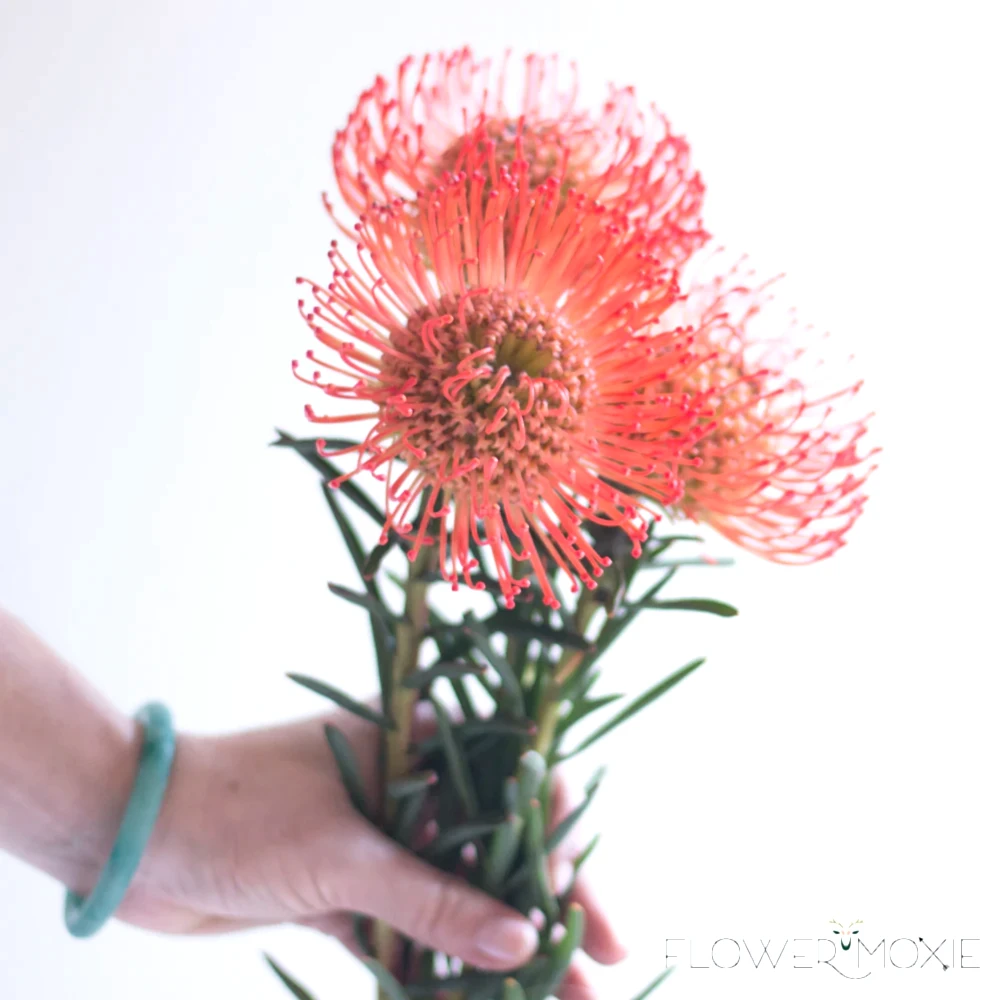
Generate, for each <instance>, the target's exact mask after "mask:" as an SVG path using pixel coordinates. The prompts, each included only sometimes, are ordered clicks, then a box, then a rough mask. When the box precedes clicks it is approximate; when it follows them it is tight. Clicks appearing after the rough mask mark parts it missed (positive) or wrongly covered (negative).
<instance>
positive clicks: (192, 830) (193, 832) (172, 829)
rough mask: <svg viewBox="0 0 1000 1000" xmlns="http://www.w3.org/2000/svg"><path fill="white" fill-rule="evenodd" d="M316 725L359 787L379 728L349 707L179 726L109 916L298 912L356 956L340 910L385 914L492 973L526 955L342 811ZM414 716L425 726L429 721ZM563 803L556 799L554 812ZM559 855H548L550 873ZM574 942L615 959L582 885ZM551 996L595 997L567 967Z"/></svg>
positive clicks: (523, 937) (521, 944) (520, 923)
mask: <svg viewBox="0 0 1000 1000" xmlns="http://www.w3.org/2000/svg"><path fill="white" fill-rule="evenodd" d="M324 721H329V722H332V723H333V724H334V725H335V726H337V728H338V729H340V730H341V732H343V733H344V735H345V736H346V737H347V738H348V740H349V741H350V743H351V745H352V748H353V750H354V752H355V755H356V756H357V758H358V761H359V764H360V766H361V768H362V773H363V778H364V780H365V783H366V786H367V788H368V789H369V791H370V792H373V791H374V789H375V785H376V760H377V748H378V733H377V730H376V729H375V727H374V726H372V725H371V724H369V723H367V722H364V721H362V720H360V719H358V718H357V717H356V716H354V715H351V714H349V713H346V712H343V713H337V714H336V715H334V716H333V717H327V718H326V719H320V718H313V719H308V720H304V721H301V722H296V723H292V724H289V725H284V726H278V727H274V728H270V729H264V730H259V731H254V732H247V733H240V734H237V735H233V736H222V737H201V736H181V737H180V738H179V741H178V749H177V756H176V760H175V764H174V773H173V776H172V779H171V784H170V787H169V790H168V793H167V798H166V801H165V803H164V808H163V813H162V815H161V818H160V821H159V822H158V824H157V828H156V831H155V832H154V836H153V839H152V841H151V843H150V845H149V848H148V850H147V853H146V856H145V858H144V860H143V864H142V865H141V866H140V870H139V872H138V874H137V877H136V879H135V881H134V883H133V886H132V888H131V889H130V891H129V893H128V895H127V896H126V899H125V901H124V903H123V905H122V907H121V909H120V910H119V913H118V916H119V918H120V919H123V920H126V921H129V922H131V923H133V924H137V925H139V926H141V927H146V928H150V929H154V930H159V931H166V932H172V933H214V932H222V931H230V930H239V929H242V928H247V927H252V926H258V925H262V924H272V923H281V922H285V921H295V922H298V923H301V924H305V925H308V926H311V927H314V928H316V929H318V930H321V931H323V932H325V933H327V934H330V935H332V936H334V937H336V938H338V939H339V940H340V941H342V942H343V943H344V944H345V945H346V946H347V947H348V948H350V949H351V950H352V951H355V952H356V953H357V948H356V945H355V943H354V935H353V930H352V926H351V918H350V914H351V913H363V914H366V915H368V916H371V917H374V918H377V919H380V920H385V921H386V922H388V923H390V924H391V925H392V926H394V927H395V928H396V929H397V930H399V931H401V932H402V933H404V934H406V935H408V936H409V937H412V938H413V939H415V940H417V941H419V942H420V943H422V944H424V945H427V946H429V947H432V948H435V949H439V950H441V951H444V952H447V953H449V954H452V955H457V956H458V957H459V958H461V959H462V960H463V961H464V962H467V963H470V964H472V965H475V966H477V967H479V968H483V969H489V970H498V971H500V970H506V969H510V968H514V967H516V966H519V965H522V964H524V963H525V962H527V961H528V960H529V959H530V958H531V956H532V954H533V953H534V951H535V949H536V947H537V943H538V938H537V933H536V931H535V929H534V927H533V926H532V925H531V923H530V922H529V921H528V920H526V919H525V918H524V917H523V916H521V915H520V914H519V913H518V912H517V911H516V910H513V909H510V908H508V907H506V906H504V905H502V904H501V903H499V902H497V901H495V900H493V899H491V898H490V897H488V896H486V895H485V894H482V893H480V892H478V891H477V890H475V889H473V888H472V887H470V886H468V885H467V884H466V883H464V882H462V881H461V880H460V879H458V878H454V877H451V876H448V875H446V874H444V873H442V872H440V871H438V870H437V869H436V868H434V867H432V866H431V865H428V864H426V863H424V862H423V861H421V860H420V859H418V858H417V857H415V856H414V855H413V854H411V853H409V852H408V851H406V850H404V849H402V848H401V847H399V846H398V845H397V844H395V843H394V842H393V841H391V840H390V839H389V838H388V837H386V836H385V835H384V834H382V833H381V832H380V831H378V830H377V829H375V828H374V827H373V826H372V825H370V824H369V823H368V822H367V821H366V820H364V819H363V818H362V817H361V816H360V815H359V814H358V813H357V812H356V811H355V810H354V809H353V807H352V805H351V803H350V800H349V798H348V795H347V792H346V790H345V789H344V787H343V785H342V784H341V782H340V779H339V776H338V774H337V770H336V767H335V764H334V761H333V757H332V755H331V753H330V750H329V748H328V746H327V744H326V741H325V738H324V734H323V725H322V723H323V722H324ZM415 725H416V727H417V729H418V731H419V730H422V731H423V732H422V733H418V738H419V737H420V736H422V735H426V734H428V731H429V728H430V727H431V725H432V723H430V722H429V721H428V720H427V719H425V718H420V717H418V718H417V720H416V721H415ZM569 809H570V803H569V802H568V801H567V796H566V794H565V789H564V788H563V787H562V786H561V785H559V786H558V787H557V789H556V791H555V794H554V796H553V813H554V816H553V821H554V822H558V821H559V820H560V819H561V818H562V817H563V816H564V815H565V814H566V813H567V812H568V811H569ZM566 860H567V859H566V857H565V855H563V856H562V857H559V858H556V859H554V862H553V873H554V876H555V877H558V873H559V872H560V869H561V868H562V869H564V868H565V862H566ZM574 898H575V899H576V901H578V902H579V903H580V904H581V905H583V907H584V908H585V910H586V911H587V932H586V939H585V942H584V946H585V949H586V951H587V952H588V953H589V954H590V955H591V956H592V957H593V958H595V959H596V960H597V961H600V962H604V963H612V962H616V961H618V960H620V959H621V958H622V957H624V950H623V948H622V947H621V945H620V944H619V943H618V941H617V939H616V938H615V936H614V933H613V932H612V930H611V927H610V925H609V923H608V921H607V918H606V917H605V915H604V913H603V912H602V910H601V909H600V907H599V906H598V905H597V903H596V901H595V900H594V898H593V896H592V895H591V893H590V892H589V890H588V889H587V888H586V886H585V885H578V887H577V888H576V890H575V892H574ZM559 996H560V997H561V998H563V1000H591V998H592V997H593V996H594V995H593V993H592V991H591V990H590V988H589V987H588V985H587V982H586V979H585V977H584V976H583V974H582V972H580V971H579V970H578V969H574V970H572V971H571V973H570V974H569V976H568V977H567V979H566V981H565V983H564V985H563V987H562V990H561V992H560V993H559Z"/></svg>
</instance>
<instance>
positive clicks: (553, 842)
mask: <svg viewBox="0 0 1000 1000" xmlns="http://www.w3.org/2000/svg"><path fill="white" fill-rule="evenodd" d="M603 777H604V768H601V770H600V771H598V772H597V774H596V775H595V776H594V778H593V779H592V780H591V782H590V783H589V784H588V785H587V794H586V795H585V796H584V799H583V801H582V802H581V803H580V804H579V805H578V806H577V807H576V808H575V809H574V810H573V811H572V812H571V813H569V815H567V816H566V818H565V819H563V821H562V822H561V823H559V824H558V825H557V826H556V828H555V829H554V830H553V831H552V832H551V833H550V834H549V836H548V838H547V839H546V841H545V853H546V854H551V853H552V852H553V851H554V850H555V849H556V848H557V847H558V846H559V845H560V844H561V843H562V842H563V841H564V840H565V839H566V838H567V837H568V836H569V834H570V832H571V831H572V830H573V827H574V826H576V824H577V822H578V821H579V819H580V817H581V816H582V815H583V814H584V813H585V812H586V811H587V808H588V807H589V805H590V803H591V802H593V800H594V796H595V795H596V794H597V789H598V788H599V787H600V785H601V779H602V778H603Z"/></svg>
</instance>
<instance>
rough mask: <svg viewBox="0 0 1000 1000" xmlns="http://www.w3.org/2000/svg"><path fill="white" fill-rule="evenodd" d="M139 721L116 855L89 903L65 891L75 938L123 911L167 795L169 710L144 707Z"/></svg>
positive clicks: (171, 752)
mask: <svg viewBox="0 0 1000 1000" xmlns="http://www.w3.org/2000/svg"><path fill="white" fill-rule="evenodd" d="M135 717H136V720H137V721H138V722H139V724H140V725H141V726H142V727H143V741H142V754H141V756H140V758H139V770H138V772H137V774H136V776H135V784H134V785H133V786H132V794H131V796H130V797H129V800H128V805H127V806H126V808H125V815H124V816H123V817H122V822H121V826H120V827H119V830H118V836H117V837H116V838H115V843H114V846H113V847H112V848H111V855H110V857H109V858H108V862H107V864H106V865H105V866H104V870H103V871H102V872H101V877H100V878H99V879H98V880H97V885H95V886H94V889H93V891H92V892H91V893H90V895H89V896H88V897H87V898H86V899H84V898H83V897H82V896H79V895H77V894H76V893H74V892H67V893H66V906H65V912H64V916H65V920H66V928H67V930H69V932H70V934H72V935H73V936H74V937H78V938H85V937H90V936H91V935H93V934H96V933H97V932H98V931H99V930H100V929H101V928H102V927H103V926H104V924H105V923H107V921H108V920H109V919H110V918H111V916H112V914H113V913H114V912H115V910H117V909H118V907H119V905H120V904H121V901H122V899H123V898H124V896H125V893H126V891H127V890H128V887H129V884H130V883H131V881H132V878H133V877H134V876H135V873H136V869H138V867H139V862H140V860H141V859H142V855H143V852H144V851H145V850H146V845H147V844H148V843H149V838H150V835H151V834H152V832H153V827H154V826H155V825H156V819H157V817H158V816H159V814H160V807H161V806H162V804H163V797H164V795H165V794H166V791H167V781H168V780H169V778H170V768H171V765H172V764H173V760H174V745H175V739H174V727H173V722H172V720H171V718H170V711H169V710H168V709H167V708H166V707H165V706H164V705H160V704H158V703H156V702H153V703H151V704H149V705H145V706H143V708H141V709H140V710H139V711H138V712H137V713H136V716H135Z"/></svg>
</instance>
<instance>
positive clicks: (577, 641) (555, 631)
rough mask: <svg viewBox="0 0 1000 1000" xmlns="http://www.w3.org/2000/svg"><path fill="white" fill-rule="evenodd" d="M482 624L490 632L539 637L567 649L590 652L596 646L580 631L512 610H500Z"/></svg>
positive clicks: (521, 637) (532, 637)
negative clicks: (554, 626)
mask: <svg viewBox="0 0 1000 1000" xmlns="http://www.w3.org/2000/svg"><path fill="white" fill-rule="evenodd" d="M481 625H482V628H483V630H484V631H485V632H487V633H490V634H492V633H494V632H503V633H504V635H512V636H516V637H517V638H518V639H538V640H539V642H545V643H550V644H553V645H557V646H562V647H564V648H566V649H582V650H584V651H585V652H590V651H591V650H593V648H594V644H593V643H592V642H590V640H589V639H585V638H584V637H583V636H582V635H580V634H579V633H578V632H572V631H569V630H568V629H559V628H553V626H551V625H543V624H541V623H539V622H532V621H527V620H525V619H524V618H521V617H520V616H519V615H517V614H516V613H514V612H511V611H506V610H504V611H498V612H497V613H496V614H494V615H491V616H490V617H489V618H487V619H485V620H484V621H483V622H482V623H481Z"/></svg>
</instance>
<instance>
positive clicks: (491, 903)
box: [344, 829, 538, 971]
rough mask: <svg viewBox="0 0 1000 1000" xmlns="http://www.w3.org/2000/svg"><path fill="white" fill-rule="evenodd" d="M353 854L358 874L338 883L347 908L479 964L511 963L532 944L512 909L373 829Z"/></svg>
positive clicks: (534, 939)
mask: <svg viewBox="0 0 1000 1000" xmlns="http://www.w3.org/2000/svg"><path fill="white" fill-rule="evenodd" d="M358 853H359V856H358V857H357V859H356V864H355V865H354V866H352V867H353V871H355V872H357V873H358V877H357V879H356V880H352V882H353V884H351V885H349V886H346V887H344V899H345V903H346V905H347V907H348V908H350V909H353V910H356V911H358V912H360V913H364V914H367V915H368V916H371V917H375V918H376V919H379V920H384V921H386V922H387V923H389V924H391V925H392V926H393V927H395V928H396V929H397V930H399V931H402V932H403V933H404V934H406V935H407V936H408V937H411V938H413V939H414V940H416V941H419V942H420V943H421V944H424V945H426V946H428V947H430V948H434V949H437V950H439V951H443V952H446V953H447V954H449V955H456V956H458V957H459V958H460V959H461V960H462V961H463V962H465V963H467V964H470V965H475V966H477V967H479V968H481V969H488V970H494V971H504V970H507V969H513V968H516V967H518V966H521V965H524V964H525V963H526V962H527V961H528V960H529V959H530V958H531V957H532V955H534V953H535V951H536V949H537V948H538V932H537V931H536V930H535V928H534V927H533V926H532V924H531V922H530V921H529V920H528V919H527V918H525V917H523V916H521V914H520V913H518V912H517V911H516V910H513V909H511V908H510V907H507V906H504V905H503V904H502V903H498V902H497V901H496V900H493V899H490V897H489V896H487V895H485V894H484V893H481V892H479V891H477V890H476V889H473V888H472V887H471V886H468V885H466V884H465V883H464V882H462V881H460V880H459V879H456V878H453V877H452V876H450V875H446V874H445V873H443V872H440V871H438V870H437V869H436V868H434V867H432V866H431V865H428V864H426V863H425V862H423V861H421V860H420V859H419V858H417V857H416V856H414V855H412V854H410V853H409V852H408V851H404V850H403V849H402V848H400V847H399V846H398V845H397V844H394V843H393V842H392V841H391V840H389V839H388V838H387V837H383V836H382V835H381V834H379V833H377V832H376V831H375V830H371V829H369V831H368V835H367V837H365V843H364V844H362V845H359V852H358ZM362 854H363V856H361V855H362Z"/></svg>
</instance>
